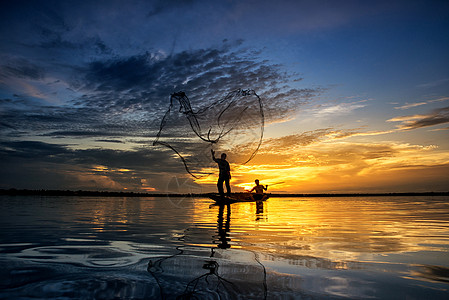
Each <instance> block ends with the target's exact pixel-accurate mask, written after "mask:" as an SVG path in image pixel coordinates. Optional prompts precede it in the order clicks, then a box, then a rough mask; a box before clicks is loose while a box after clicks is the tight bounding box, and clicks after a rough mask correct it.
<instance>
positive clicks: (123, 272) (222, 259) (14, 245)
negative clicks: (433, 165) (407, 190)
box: [0, 196, 449, 299]
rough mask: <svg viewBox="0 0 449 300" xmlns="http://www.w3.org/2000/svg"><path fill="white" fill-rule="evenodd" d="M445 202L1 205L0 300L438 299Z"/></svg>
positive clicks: (445, 260) (97, 200)
mask: <svg viewBox="0 0 449 300" xmlns="http://www.w3.org/2000/svg"><path fill="white" fill-rule="evenodd" d="M448 200H449V199H448V197H346V198H271V199H269V200H268V201H266V202H260V203H254V202H253V203H235V204H232V205H230V206H215V205H211V204H213V202H212V201H211V200H209V199H206V198H176V199H168V198H102V197H18V196H17V197H6V196H3V197H1V198H0V210H1V211H0V214H1V219H0V225H1V233H0V261H1V264H2V266H3V267H2V269H1V270H0V288H1V290H0V298H17V297H24V298H27V297H38V298H39V297H40V298H86V299H89V298H90V299H92V298H100V299H110V298H122V299H127V298H135V299H143V298H145V299H158V298H161V297H162V298H176V297H178V296H184V297H187V296H195V297H198V298H209V299H216V298H219V297H220V298H222V299H234V298H238V297H241V298H253V299H263V298H268V299H283V298H285V299H290V298H292V297H293V298H308V297H313V298H339V297H341V298H379V299H401V298H407V297H413V298H418V299H419V298H429V297H430V298H432V299H445V298H446V296H447V291H448V288H449V256H448V252H449V201H448ZM173 201H175V202H176V205H173Z"/></svg>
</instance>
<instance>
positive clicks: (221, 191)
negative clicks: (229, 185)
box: [217, 177, 224, 196]
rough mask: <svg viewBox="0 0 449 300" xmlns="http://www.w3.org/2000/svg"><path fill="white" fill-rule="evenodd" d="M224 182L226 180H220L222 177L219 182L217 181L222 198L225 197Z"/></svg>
mask: <svg viewBox="0 0 449 300" xmlns="http://www.w3.org/2000/svg"><path fill="white" fill-rule="evenodd" d="M223 181H224V179H223V178H220V177H219V178H218V181H217V188H218V193H220V196H223V195H224V191H223Z"/></svg>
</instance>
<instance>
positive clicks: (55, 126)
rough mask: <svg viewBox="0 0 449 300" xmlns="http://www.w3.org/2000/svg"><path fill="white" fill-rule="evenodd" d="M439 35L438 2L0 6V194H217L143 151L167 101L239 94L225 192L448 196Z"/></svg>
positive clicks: (447, 118)
mask: <svg viewBox="0 0 449 300" xmlns="http://www.w3.org/2000/svg"><path fill="white" fill-rule="evenodd" d="M448 32H449V2H448V1H410V0H408V1H391V0H390V1H320V0H318V1H312V0H310V1H284V0H279V1H256V0H254V1H249V0H243V1H196V0H185V1H2V3H1V4H0V155H1V160H0V188H3V189H9V188H19V189H25V188H26V189H63V190H66V189H70V190H79V189H82V190H110V191H135V192H146V191H148V192H174V193H176V192H194V193H200V192H210V191H214V190H215V189H216V187H215V181H216V176H214V175H211V176H203V177H201V178H199V179H195V178H193V177H192V176H190V175H189V174H188V173H187V172H186V171H185V168H184V165H183V163H182V161H181V160H180V159H179V157H177V155H176V154H174V153H173V151H170V150H169V149H167V148H164V147H161V146H153V141H154V140H155V138H156V135H157V133H158V130H159V126H160V123H161V120H162V117H163V116H164V114H165V112H166V111H167V109H168V107H169V104H170V95H171V94H172V93H174V92H178V91H184V92H185V93H186V94H187V95H188V97H189V98H190V100H191V102H192V106H193V108H194V109H195V108H200V107H203V106H205V105H206V106H207V105H208V104H211V103H213V102H214V101H217V100H219V99H221V98H223V97H224V96H225V95H226V94H228V93H229V92H231V91H234V90H237V89H244V90H246V89H251V90H254V91H255V92H256V93H257V95H259V96H260V99H261V101H262V104H263V108H264V116H265V118H264V122H265V127H264V136H263V140H262V144H261V147H260V149H259V151H258V152H257V154H256V156H255V157H254V158H253V159H252V160H251V161H250V162H249V163H247V164H244V165H243V164H241V163H239V162H237V157H238V156H239V155H240V154H239V153H237V152H238V151H239V150H238V149H245V146H246V147H248V146H247V145H246V144H245V143H246V140H243V139H239V140H237V141H234V143H237V147H236V148H234V149H235V151H233V152H228V160H229V162H230V164H231V172H232V175H233V177H232V180H231V185H232V186H233V188H234V190H235V191H238V190H243V189H244V188H248V187H251V186H252V185H253V182H254V179H256V178H258V179H259V180H260V182H261V184H268V185H269V191H271V192H285V193H287V192H296V193H328V192H358V193H360V192H361V193H363V192H424V191H448V190H449V54H448V53H449V34H448ZM183 130H184V129H182V130H181V132H180V131H176V132H178V136H173V137H174V138H182V137H183V136H184V137H185V136H187V135H188V133H187V132H190V131H191V128H188V127H186V128H185V132H186V135H184V134H183V133H182V132H183ZM248 130H249V131H251V130H252V129H251V128H248ZM250 134H252V132H248V135H250ZM193 142H194V141H192V140H189V143H193ZM234 146H235V145H234ZM198 155H203V153H200V154H198ZM209 167H210V166H209ZM209 167H207V168H209ZM207 168H206V167H205V170H206V169H207ZM216 169H217V168H216ZM208 170H209V169H208ZM210 170H214V169H210ZM217 173H218V169H217Z"/></svg>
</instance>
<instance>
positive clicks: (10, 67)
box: [0, 57, 45, 80]
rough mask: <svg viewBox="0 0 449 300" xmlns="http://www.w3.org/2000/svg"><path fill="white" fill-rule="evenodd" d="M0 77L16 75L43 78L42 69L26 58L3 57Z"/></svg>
mask: <svg viewBox="0 0 449 300" xmlns="http://www.w3.org/2000/svg"><path fill="white" fill-rule="evenodd" d="M3 59H4V61H3V62H2V65H0V77H17V78H25V79H26V78H28V79H34V80H39V79H43V78H44V74H45V72H44V70H43V69H42V68H40V67H38V66H37V65H35V64H33V63H31V62H29V61H28V60H26V59H19V58H10V59H8V58H6V57H4V58H3Z"/></svg>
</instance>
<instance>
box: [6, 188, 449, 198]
mask: <svg viewBox="0 0 449 300" xmlns="http://www.w3.org/2000/svg"><path fill="white" fill-rule="evenodd" d="M0 195H10V196H15V195H17V196H91V197H92V196H99V197H100V196H101V197H208V196H209V195H211V193H196V194H193V193H189V194H181V193H180V194H175V193H140V192H109V191H81V190H78V191H71V190H27V189H14V188H12V189H0ZM268 195H269V196H270V197H271V198H273V197H375V196H449V191H448V192H420V193H414V192H409V193H342V194H332V193H322V194H274V193H269V194H268Z"/></svg>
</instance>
